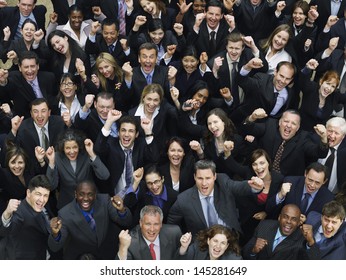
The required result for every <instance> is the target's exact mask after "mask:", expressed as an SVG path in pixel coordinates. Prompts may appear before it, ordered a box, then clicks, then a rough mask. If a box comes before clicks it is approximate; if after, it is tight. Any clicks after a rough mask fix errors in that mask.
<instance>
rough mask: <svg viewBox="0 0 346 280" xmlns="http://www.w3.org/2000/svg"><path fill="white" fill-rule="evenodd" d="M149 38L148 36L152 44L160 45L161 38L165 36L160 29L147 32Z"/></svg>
mask: <svg viewBox="0 0 346 280" xmlns="http://www.w3.org/2000/svg"><path fill="white" fill-rule="evenodd" d="M149 36H150V39H151V40H152V41H153V43H154V44H156V45H158V44H160V43H161V40H162V38H163V36H165V32H164V31H163V30H162V29H161V28H160V29H158V30H155V31H153V32H149Z"/></svg>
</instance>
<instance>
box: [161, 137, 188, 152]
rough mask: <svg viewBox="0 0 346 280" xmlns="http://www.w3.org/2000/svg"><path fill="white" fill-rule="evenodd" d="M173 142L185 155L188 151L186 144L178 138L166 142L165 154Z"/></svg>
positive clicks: (182, 139)
mask: <svg viewBox="0 0 346 280" xmlns="http://www.w3.org/2000/svg"><path fill="white" fill-rule="evenodd" d="M174 142H177V143H178V144H179V145H180V146H181V147H182V148H183V150H184V152H185V154H186V151H187V150H188V145H187V142H186V140H185V139H184V138H181V137H178V136H173V137H171V138H170V139H169V140H168V141H167V142H166V152H168V150H169V146H170V145H171V144H172V143H174Z"/></svg>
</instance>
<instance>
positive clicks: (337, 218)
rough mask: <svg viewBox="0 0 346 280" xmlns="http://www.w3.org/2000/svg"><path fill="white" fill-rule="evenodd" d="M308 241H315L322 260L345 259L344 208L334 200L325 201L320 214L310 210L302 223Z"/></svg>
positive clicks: (345, 224)
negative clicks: (304, 222)
mask: <svg viewBox="0 0 346 280" xmlns="http://www.w3.org/2000/svg"><path fill="white" fill-rule="evenodd" d="M303 227H304V229H305V231H306V235H307V240H310V241H309V243H311V244H312V243H316V244H317V248H318V249H319V254H320V258H321V259H322V260H346V223H345V209H344V207H343V206H342V205H341V204H339V203H337V202H336V201H331V202H328V203H326V204H325V205H324V206H323V209H322V215H321V213H318V212H315V211H313V212H310V213H309V215H308V217H307V219H306V225H303Z"/></svg>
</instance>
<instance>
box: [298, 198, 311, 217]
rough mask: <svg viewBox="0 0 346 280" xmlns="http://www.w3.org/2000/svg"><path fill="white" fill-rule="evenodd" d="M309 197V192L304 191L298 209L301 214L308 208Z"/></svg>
mask: <svg viewBox="0 0 346 280" xmlns="http://www.w3.org/2000/svg"><path fill="white" fill-rule="evenodd" d="M310 197H311V194H309V193H305V195H304V198H303V199H302V201H301V203H300V211H301V212H302V214H304V215H305V214H306V210H307V209H308V204H309V198H310Z"/></svg>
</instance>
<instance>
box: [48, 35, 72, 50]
mask: <svg viewBox="0 0 346 280" xmlns="http://www.w3.org/2000/svg"><path fill="white" fill-rule="evenodd" d="M50 44H51V46H52V48H53V50H55V51H56V52H58V53H61V54H63V55H65V54H66V53H67V52H68V49H69V43H68V38H67V37H66V36H65V37H60V36H58V35H54V36H53V37H52V38H51V39H50Z"/></svg>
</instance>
